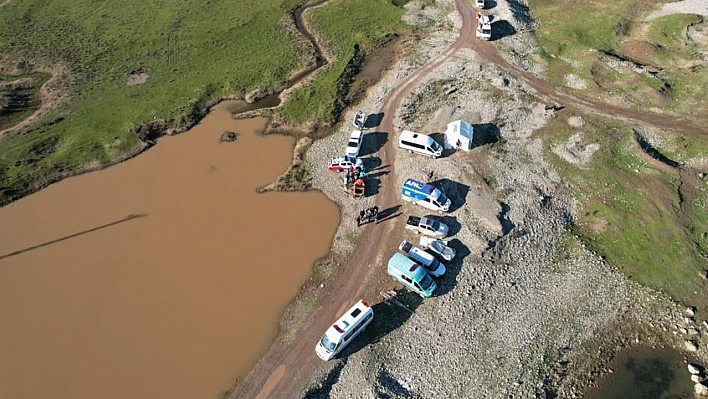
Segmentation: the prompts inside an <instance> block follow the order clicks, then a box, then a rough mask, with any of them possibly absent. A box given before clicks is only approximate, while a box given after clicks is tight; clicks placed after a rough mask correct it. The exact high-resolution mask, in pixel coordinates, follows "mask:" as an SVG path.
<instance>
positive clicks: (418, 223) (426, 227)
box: [406, 216, 450, 238]
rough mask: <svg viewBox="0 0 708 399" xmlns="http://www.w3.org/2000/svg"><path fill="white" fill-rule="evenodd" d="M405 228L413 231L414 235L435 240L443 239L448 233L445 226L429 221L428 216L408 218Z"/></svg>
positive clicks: (435, 221)
mask: <svg viewBox="0 0 708 399" xmlns="http://www.w3.org/2000/svg"><path fill="white" fill-rule="evenodd" d="M406 228H407V229H408V230H413V231H414V232H415V233H416V234H421V233H422V234H425V235H428V236H431V237H435V238H445V237H447V233H448V232H449V231H450V229H448V227H447V225H445V224H443V223H440V222H438V221H437V220H435V219H431V218H430V217H428V216H423V217H420V218H419V217H417V216H409V217H408V220H407V221H406Z"/></svg>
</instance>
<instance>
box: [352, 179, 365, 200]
mask: <svg viewBox="0 0 708 399" xmlns="http://www.w3.org/2000/svg"><path fill="white" fill-rule="evenodd" d="M352 195H353V196H354V197H355V198H359V197H363V196H364V195H366V183H365V182H364V179H356V181H354V185H353V186H352Z"/></svg>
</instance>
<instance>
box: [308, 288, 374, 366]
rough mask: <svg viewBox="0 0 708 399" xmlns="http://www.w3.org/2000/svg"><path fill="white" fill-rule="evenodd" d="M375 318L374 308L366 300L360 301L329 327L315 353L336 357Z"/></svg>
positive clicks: (316, 346) (320, 356) (321, 355)
mask: <svg viewBox="0 0 708 399" xmlns="http://www.w3.org/2000/svg"><path fill="white" fill-rule="evenodd" d="M373 318H374V310H373V309H371V306H369V304H368V303H367V302H366V301H359V302H357V303H355V304H354V306H352V307H351V308H350V309H349V310H347V312H346V313H344V314H343V315H342V317H340V318H339V319H338V320H337V321H336V322H334V324H333V325H332V327H330V328H328V329H327V331H326V332H325V333H324V335H323V336H322V339H320V341H319V342H318V343H317V345H315V353H317V356H318V357H319V358H320V359H322V360H324V361H327V360H330V359H332V358H334V357H335V356H336V355H337V354H338V353H339V352H341V351H342V349H344V347H345V346H347V345H349V343H350V342H352V341H353V340H354V338H356V336H357V335H359V333H361V332H362V331H363V330H364V328H366V326H368V325H369V323H371V320H373Z"/></svg>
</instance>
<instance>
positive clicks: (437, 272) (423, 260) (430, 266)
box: [398, 240, 445, 277]
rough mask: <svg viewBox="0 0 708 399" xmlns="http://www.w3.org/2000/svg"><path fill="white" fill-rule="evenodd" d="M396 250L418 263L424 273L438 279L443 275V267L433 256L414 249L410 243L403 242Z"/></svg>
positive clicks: (416, 248)
mask: <svg viewBox="0 0 708 399" xmlns="http://www.w3.org/2000/svg"><path fill="white" fill-rule="evenodd" d="M398 249H399V250H400V251H401V252H403V253H404V254H405V255H407V256H408V257H409V258H411V259H412V260H414V261H416V262H418V263H420V265H421V266H423V268H424V269H425V271H426V272H428V273H430V275H431V276H433V277H440V276H442V275H443V274H445V265H443V264H442V263H440V262H439V261H438V260H437V259H435V257H434V256H433V255H431V254H430V253H428V252H425V251H423V250H422V249H420V248H418V247H416V246H415V245H413V244H411V243H410V242H408V241H406V240H403V241H402V242H401V244H400V245H399V246H398Z"/></svg>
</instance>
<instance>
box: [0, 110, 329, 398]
mask: <svg viewBox="0 0 708 399" xmlns="http://www.w3.org/2000/svg"><path fill="white" fill-rule="evenodd" d="M228 106H229V104H228V103H222V104H221V105H220V106H219V107H217V109H216V110H215V111H213V112H212V113H211V114H209V116H207V117H206V118H205V119H204V120H203V121H202V123H200V124H199V125H197V126H196V127H195V128H194V129H192V131H191V132H189V133H187V134H183V135H179V136H177V137H170V138H164V139H160V142H159V145H157V146H156V147H154V148H152V149H150V150H149V151H148V152H147V153H145V154H143V155H140V156H139V157H137V158H135V159H133V160H130V161H128V162H125V163H122V164H119V165H117V166H114V167H111V168H108V169H105V170H102V171H99V172H94V173H90V174H86V175H83V176H79V177H75V178H71V179H67V180H65V181H63V182H61V183H58V184H54V185H52V186H50V187H48V188H46V189H44V190H42V191H40V192H38V193H36V194H34V195H31V196H29V197H27V198H24V199H22V200H20V201H17V202H15V203H13V204H10V205H8V206H6V207H4V208H0V398H13V399H23V398H39V397H52V398H66V399H69V398H71V399H80V398H96V397H102V398H121V399H122V398H171V399H172V398H185V399H186V398H189V399H195V398H214V397H217V396H218V395H219V394H220V393H221V392H222V391H223V390H224V389H226V388H228V387H229V386H230V385H232V383H233V382H234V380H235V379H238V378H242V377H244V376H245V374H246V373H247V372H248V371H249V370H250V368H251V367H252V366H253V365H254V364H255V362H256V361H257V360H258V359H259V357H260V356H261V355H262V353H263V352H264V351H265V350H266V349H267V347H268V346H269V345H270V343H271V341H272V340H273V339H274V338H275V336H276V333H277V324H278V320H279V317H280V315H281V313H282V311H283V310H284V308H285V306H286V305H287V303H288V302H289V301H291V300H292V299H293V298H294V297H295V295H296V294H297V292H298V289H299V287H300V286H301V285H302V284H303V283H304V282H305V281H306V280H307V279H308V278H309V274H310V272H311V267H312V262H313V260H314V259H315V258H317V257H319V256H323V255H325V254H326V252H327V250H328V247H329V244H330V240H331V237H332V235H333V234H334V231H335V229H336V226H337V223H338V218H339V215H338V210H337V207H336V206H335V205H334V204H333V203H331V202H329V201H328V200H327V199H326V197H325V196H324V195H322V194H320V193H314V192H313V193H268V194H264V195H259V194H256V193H255V191H254V189H255V187H258V186H261V185H263V184H266V183H268V182H269V181H271V180H272V179H274V178H275V177H276V176H277V175H278V174H280V173H281V172H283V171H284V170H285V169H286V168H287V167H288V165H289V163H290V160H291V155H292V154H291V150H292V147H293V144H294V142H293V140H292V139H291V138H287V137H282V136H266V137H262V136H258V135H257V134H255V133H254V132H255V131H257V130H259V129H262V128H263V127H264V123H265V121H264V120H259V119H255V120H241V121H235V120H233V119H232V118H231V117H230V115H229V113H228V112H227V111H226V108H227V107H228ZM225 130H232V131H236V132H239V133H240V136H239V137H238V139H237V141H236V142H230V143H219V137H220V136H221V134H222V133H223V132H224V131H225Z"/></svg>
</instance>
